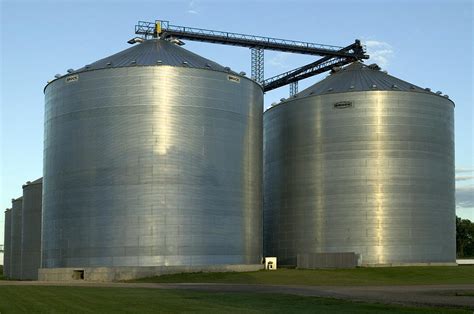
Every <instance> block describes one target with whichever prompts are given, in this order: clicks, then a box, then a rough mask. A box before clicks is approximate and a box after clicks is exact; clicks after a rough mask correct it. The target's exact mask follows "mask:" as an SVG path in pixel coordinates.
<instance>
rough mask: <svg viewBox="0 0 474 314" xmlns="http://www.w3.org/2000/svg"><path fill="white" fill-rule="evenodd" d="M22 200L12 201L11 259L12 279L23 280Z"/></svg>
mask: <svg viewBox="0 0 474 314" xmlns="http://www.w3.org/2000/svg"><path fill="white" fill-rule="evenodd" d="M22 204H23V200H22V198H18V199H16V200H13V201H12V218H11V240H10V244H11V259H10V261H11V262H10V263H11V264H10V278H12V279H20V278H21V227H22V226H21V216H22V211H23V209H22V206H23V205H22Z"/></svg>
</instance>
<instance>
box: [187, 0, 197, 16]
mask: <svg viewBox="0 0 474 314" xmlns="http://www.w3.org/2000/svg"><path fill="white" fill-rule="evenodd" d="M186 12H188V13H189V14H199V11H198V10H197V9H196V1H195V0H191V1H189V3H188V10H187V11H186Z"/></svg>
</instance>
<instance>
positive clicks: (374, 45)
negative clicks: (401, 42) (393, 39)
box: [362, 40, 393, 69]
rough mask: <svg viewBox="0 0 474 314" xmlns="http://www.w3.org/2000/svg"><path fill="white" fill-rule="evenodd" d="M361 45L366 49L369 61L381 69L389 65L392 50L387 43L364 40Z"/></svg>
mask: <svg viewBox="0 0 474 314" xmlns="http://www.w3.org/2000/svg"><path fill="white" fill-rule="evenodd" d="M362 44H363V45H365V47H366V50H367V54H368V55H369V56H370V59H369V60H370V61H373V62H374V63H377V64H378V65H379V66H380V67H381V68H383V69H385V68H386V67H387V66H388V65H389V63H390V59H391V58H392V56H393V48H392V46H391V45H390V44H389V43H386V42H384V41H378V40H364V41H362Z"/></svg>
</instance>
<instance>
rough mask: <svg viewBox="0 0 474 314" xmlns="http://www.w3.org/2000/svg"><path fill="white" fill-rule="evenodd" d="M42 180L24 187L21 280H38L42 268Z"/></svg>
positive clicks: (28, 183)
mask: <svg viewBox="0 0 474 314" xmlns="http://www.w3.org/2000/svg"><path fill="white" fill-rule="evenodd" d="M42 192H43V184H42V178H39V179H37V180H35V181H32V182H29V181H28V182H27V183H26V184H25V185H23V213H22V236H21V277H20V278H21V279H28V280H36V279H38V269H39V268H40V267H41V201H42Z"/></svg>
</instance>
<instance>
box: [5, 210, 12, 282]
mask: <svg viewBox="0 0 474 314" xmlns="http://www.w3.org/2000/svg"><path fill="white" fill-rule="evenodd" d="M11 230H12V211H11V209H9V208H7V209H6V210H5V225H4V234H3V239H4V241H3V244H4V245H3V275H4V276H5V277H7V278H10V271H11V256H12V255H11V249H12V246H11V236H12V234H11Z"/></svg>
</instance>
